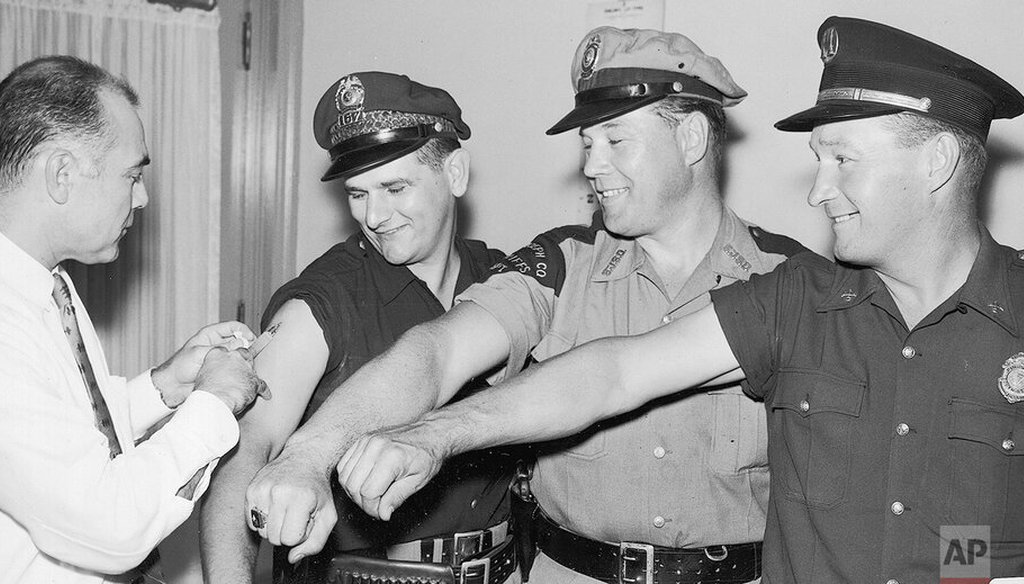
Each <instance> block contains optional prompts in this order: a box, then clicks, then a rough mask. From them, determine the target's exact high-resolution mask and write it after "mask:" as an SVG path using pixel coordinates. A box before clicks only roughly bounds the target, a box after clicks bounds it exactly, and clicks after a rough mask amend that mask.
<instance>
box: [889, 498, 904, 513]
mask: <svg viewBox="0 0 1024 584" xmlns="http://www.w3.org/2000/svg"><path fill="white" fill-rule="evenodd" d="M889 508H890V509H892V514H893V515H903V510H904V507H903V503H900V502H899V501H893V504H892V505H891V506H890V507H889Z"/></svg>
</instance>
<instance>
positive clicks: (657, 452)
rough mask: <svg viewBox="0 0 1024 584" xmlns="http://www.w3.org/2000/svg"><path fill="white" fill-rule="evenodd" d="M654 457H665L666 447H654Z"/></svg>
mask: <svg viewBox="0 0 1024 584" xmlns="http://www.w3.org/2000/svg"><path fill="white" fill-rule="evenodd" d="M654 458H665V449H664V448H662V447H661V446H659V447H657V448H655V449H654Z"/></svg>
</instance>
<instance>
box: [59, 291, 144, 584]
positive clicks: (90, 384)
mask: <svg viewBox="0 0 1024 584" xmlns="http://www.w3.org/2000/svg"><path fill="white" fill-rule="evenodd" d="M53 299H54V301H56V302H57V308H59V309H60V321H61V324H63V325H64V335H65V336H67V338H68V343H70V344H71V352H72V353H74V354H75V361H77V362H78V371H79V372H81V374H82V381H84V382H85V387H86V389H88V391H89V401H90V402H91V403H92V413H93V416H94V417H95V418H96V427H97V429H99V431H100V432H102V433H103V435H104V436H106V437H107V445H108V446H109V447H110V458H111V459H113V458H114V457H115V456H117V455H119V454H121V443H120V442H118V440H117V435H116V434H115V433H114V420H113V418H111V417H110V409H109V408H107V402H106V400H104V399H103V394H102V393H100V386H99V384H98V383H96V374H95V373H93V370H92V362H90V361H89V353H88V352H86V350H85V343H84V342H82V331H81V330H80V329H79V328H78V318H77V317H76V316H75V307H74V306H73V305H72V304H71V290H70V289H69V288H68V284H67V282H65V281H64V278H61V277H60V275H59V274H54V275H53ZM159 562H160V551H159V550H157V549H155V548H154V549H153V551H152V552H151V553H150V554H149V557H147V558H146V559H145V560H144V561H143V562H142V564H140V565H139V566H138V567H137V568H134V569H132V570H129V571H128V572H125V573H124V574H123V575H121V576H120V577H118V578H115V579H114V580H113V581H118V582H126V583H129V584H143V583H145V582H147V581H154V582H162V577H163V570H162V569H161V568H160V565H159ZM150 579H152V580H150Z"/></svg>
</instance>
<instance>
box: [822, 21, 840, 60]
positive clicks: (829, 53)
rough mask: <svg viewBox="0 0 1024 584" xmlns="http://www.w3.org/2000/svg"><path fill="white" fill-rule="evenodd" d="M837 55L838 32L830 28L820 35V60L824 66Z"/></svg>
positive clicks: (834, 28)
mask: <svg viewBox="0 0 1024 584" xmlns="http://www.w3.org/2000/svg"><path fill="white" fill-rule="evenodd" d="M838 53H839V31H837V30H836V27H834V26H830V27H828V28H826V29H825V30H824V31H823V32H822V33H821V60H822V62H823V63H825V64H826V65H827V64H828V63H829V62H830V61H832V59H835V58H836V55H837V54H838Z"/></svg>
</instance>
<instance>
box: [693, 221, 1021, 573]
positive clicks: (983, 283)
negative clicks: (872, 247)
mask: <svg viewBox="0 0 1024 584" xmlns="http://www.w3.org/2000/svg"><path fill="white" fill-rule="evenodd" d="M981 229H982V231H983V235H982V243H981V247H980V250H979V252H978V256H977V258H976V260H975V263H974V266H973V267H972V269H971V272H970V275H969V276H968V278H967V281H966V283H965V284H964V285H963V287H962V288H961V289H960V290H958V291H957V292H956V293H954V294H953V295H952V296H951V297H950V298H949V299H947V300H946V301H945V302H943V303H942V304H941V305H940V306H939V307H938V308H936V309H935V310H934V311H932V312H931V314H929V315H928V316H927V317H925V318H924V319H923V320H922V321H921V322H920V323H919V324H918V325H917V326H915V327H914V328H913V330H910V331H908V330H907V327H906V325H905V324H904V320H903V318H902V317H901V315H900V312H899V310H898V309H897V307H896V305H895V303H894V301H893V299H892V297H891V296H890V294H889V292H888V290H887V289H886V288H885V286H884V285H883V284H882V281H881V280H880V279H879V278H878V276H877V275H876V274H875V273H874V272H873V271H872V270H869V269H858V268H853V267H848V266H844V265H841V264H840V265H835V264H833V263H831V262H829V261H826V260H824V259H823V258H820V257H818V256H816V255H814V254H812V253H810V252H806V253H803V254H800V255H797V256H795V257H794V258H793V259H792V260H790V261H788V262H786V263H785V264H783V265H782V266H780V267H779V268H778V269H776V270H775V271H774V272H772V273H771V274H768V275H766V276H762V277H755V278H751V280H750V282H748V283H745V284H737V285H735V286H731V287H729V288H726V289H723V290H718V291H716V292H715V293H713V294H712V297H713V300H714V304H715V310H716V312H717V313H718V317H719V320H720V321H721V323H722V327H723V329H724V330H725V333H726V337H727V338H728V340H729V344H730V346H731V347H732V350H733V353H734V354H735V355H736V358H737V359H738V360H739V363H740V365H741V366H742V367H743V371H744V372H746V374H747V379H748V382H749V384H750V389H751V391H752V392H753V393H754V394H755V395H757V396H760V397H763V398H764V399H765V402H766V407H767V408H768V410H769V432H770V434H769V436H770V438H769V460H770V462H771V469H772V505H771V512H770V514H769V520H768V527H767V531H766V534H765V560H764V566H765V581H766V582H771V583H773V584H776V583H778V584H788V583H798V582H806V583H813V584H823V583H829V582H837V583H838V582H878V583H885V582H887V581H889V582H903V583H909V582H938V581H939V577H940V575H942V576H948V575H955V574H953V573H952V572H948V571H947V572H945V573H943V572H940V567H941V562H942V561H946V560H947V559H948V560H952V561H951V562H950V564H949V565H948V566H947V568H946V569H949V568H950V567H952V568H958V567H964V566H962V565H959V564H960V562H958V560H959V556H957V555H956V553H955V550H954V555H953V556H951V557H947V555H948V554H947V552H948V551H949V549H948V548H949V544H950V542H949V540H948V539H947V540H945V541H944V540H942V538H940V535H941V534H943V529H944V528H946V529H947V530H948V529H949V528H950V527H952V526H986V527H987V528H989V529H990V536H991V539H990V540H989V542H988V544H987V547H988V552H989V555H988V558H989V559H991V570H992V573H991V575H992V576H1008V575H1017V576H1019V575H1022V574H1024V456H1022V455H1024V403H1010V402H1009V400H1008V399H1007V398H1006V397H1004V395H1003V393H1002V391H1001V390H1000V384H1003V385H1006V386H1007V387H1008V388H1010V389H1012V390H1013V392H1016V393H1018V394H1020V396H1018V397H1024V339H1022V337H1021V332H1022V328H1021V327H1022V325H1024V254H1019V253H1018V252H1015V251H1013V250H1011V249H1009V248H1007V247H1003V246H1000V245H998V244H996V242H995V241H993V240H992V238H991V236H990V235H989V234H988V232H987V231H984V228H981ZM947 537H948V536H947ZM966 544H967V542H966V540H964V541H962V542H961V544H954V545H960V546H961V547H962V548H963V552H964V554H965V555H966V552H967V549H966V548H967V545H966ZM1000 556H1001V557H1002V559H997V558H998V557H1000ZM964 563H965V562H964ZM968 575H969V574H968ZM985 575H987V574H985ZM984 581H987V580H984Z"/></svg>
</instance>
